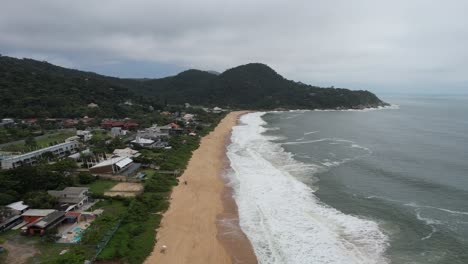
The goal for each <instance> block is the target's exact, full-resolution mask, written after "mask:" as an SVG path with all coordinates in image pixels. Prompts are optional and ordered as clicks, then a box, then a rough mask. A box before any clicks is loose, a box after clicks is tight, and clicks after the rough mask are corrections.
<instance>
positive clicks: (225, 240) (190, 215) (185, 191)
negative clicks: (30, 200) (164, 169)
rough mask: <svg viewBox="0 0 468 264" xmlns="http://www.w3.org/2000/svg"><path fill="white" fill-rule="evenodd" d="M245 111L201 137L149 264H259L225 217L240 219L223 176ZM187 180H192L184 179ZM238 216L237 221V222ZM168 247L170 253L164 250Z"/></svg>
mask: <svg viewBox="0 0 468 264" xmlns="http://www.w3.org/2000/svg"><path fill="white" fill-rule="evenodd" d="M244 113H245V112H232V113H230V114H228V115H227V116H226V117H225V118H224V119H223V120H222V121H221V122H220V124H219V125H218V126H217V127H216V129H215V130H214V131H213V132H211V133H210V134H209V135H207V136H206V137H204V138H203V139H202V140H201V145H200V147H199V148H198V149H197V150H196V151H195V152H194V153H193V156H192V158H191V159H190V161H189V164H188V167H187V169H186V170H185V172H184V174H183V175H182V176H181V177H180V183H181V184H179V186H177V187H175V188H174V191H173V192H172V194H171V205H170V207H169V209H168V211H167V212H166V213H165V214H164V217H163V219H162V222H161V228H160V229H159V230H158V234H157V243H156V246H155V248H154V250H153V252H152V254H151V255H150V256H149V257H148V258H147V259H146V261H145V263H146V264H149V263H157V264H183V263H190V264H225V263H226V264H229V263H249V264H250V263H257V261H256V258H255V255H254V253H253V250H252V247H251V245H250V242H249V241H248V240H247V238H246V237H245V235H244V234H242V232H241V231H240V228H237V229H238V232H239V234H238V235H236V236H230V237H226V236H225V235H224V234H225V233H228V232H231V231H232V230H226V229H224V228H223V225H222V224H219V223H220V221H222V220H223V216H226V217H229V218H230V219H228V220H231V221H230V222H234V223H237V221H236V219H235V218H236V217H237V214H236V208H235V204H234V203H233V202H232V201H228V200H229V199H231V200H232V198H229V197H228V198H229V199H228V198H226V194H227V193H229V192H227V191H226V187H225V183H224V180H223V178H222V176H221V175H222V174H223V172H224V169H225V166H226V153H225V147H226V146H225V144H226V140H227V139H228V138H229V136H230V133H231V130H232V127H233V126H234V125H236V122H237V120H238V118H239V116H240V115H242V114H244ZM185 180H187V182H188V184H187V185H185V184H183V182H184V181H185ZM232 218H234V221H232ZM163 245H166V246H167V250H166V252H165V253H164V254H163V253H161V252H160V250H161V247H162V246H163Z"/></svg>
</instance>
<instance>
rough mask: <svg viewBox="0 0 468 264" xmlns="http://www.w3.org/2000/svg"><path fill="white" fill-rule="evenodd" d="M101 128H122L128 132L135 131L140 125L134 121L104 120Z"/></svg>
mask: <svg viewBox="0 0 468 264" xmlns="http://www.w3.org/2000/svg"><path fill="white" fill-rule="evenodd" d="M101 127H102V128H106V129H111V128H113V127H121V128H123V129H126V130H134V129H136V128H137V127H138V123H135V122H132V121H119V120H104V121H102V123H101Z"/></svg>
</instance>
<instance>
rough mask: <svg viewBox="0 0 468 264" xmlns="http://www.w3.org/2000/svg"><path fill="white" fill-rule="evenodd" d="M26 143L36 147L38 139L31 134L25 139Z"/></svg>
mask: <svg viewBox="0 0 468 264" xmlns="http://www.w3.org/2000/svg"><path fill="white" fill-rule="evenodd" d="M24 144H25V145H26V146H28V147H31V148H35V147H37V142H36V139H35V138H34V137H33V136H29V137H27V138H26V140H25V141H24Z"/></svg>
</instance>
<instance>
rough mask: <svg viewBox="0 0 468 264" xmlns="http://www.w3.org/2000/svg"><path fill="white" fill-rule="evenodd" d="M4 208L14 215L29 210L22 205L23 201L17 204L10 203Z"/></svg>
mask: <svg viewBox="0 0 468 264" xmlns="http://www.w3.org/2000/svg"><path fill="white" fill-rule="evenodd" d="M6 207H7V208H10V209H11V210H13V211H14V212H16V214H22V213H24V212H25V211H26V210H27V209H28V208H29V206H27V205H26V204H24V202H23V201H18V202H14V203H11V204H9V205H7V206H6Z"/></svg>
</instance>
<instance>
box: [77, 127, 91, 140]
mask: <svg viewBox="0 0 468 264" xmlns="http://www.w3.org/2000/svg"><path fill="white" fill-rule="evenodd" d="M76 136H78V137H79V138H80V140H81V141H83V142H87V141H89V140H91V138H93V134H92V133H91V131H89V130H77V131H76Z"/></svg>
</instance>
